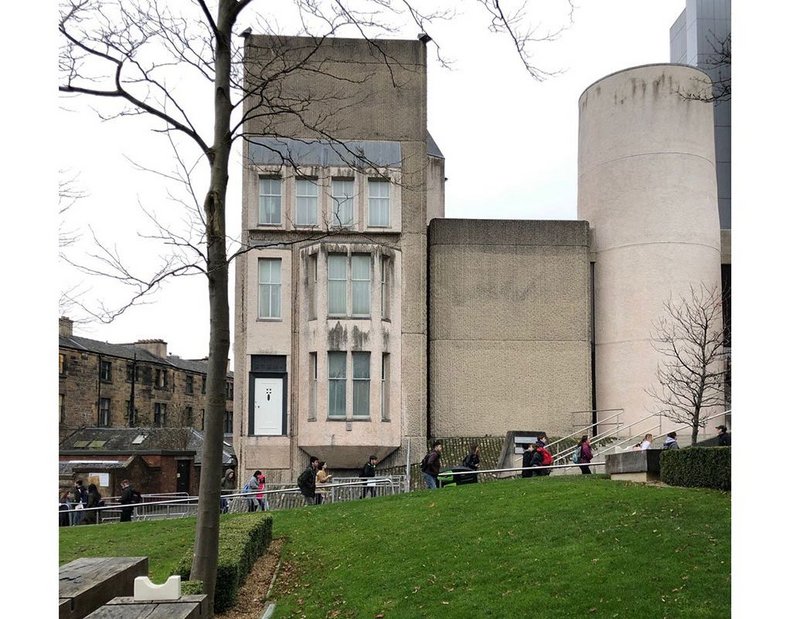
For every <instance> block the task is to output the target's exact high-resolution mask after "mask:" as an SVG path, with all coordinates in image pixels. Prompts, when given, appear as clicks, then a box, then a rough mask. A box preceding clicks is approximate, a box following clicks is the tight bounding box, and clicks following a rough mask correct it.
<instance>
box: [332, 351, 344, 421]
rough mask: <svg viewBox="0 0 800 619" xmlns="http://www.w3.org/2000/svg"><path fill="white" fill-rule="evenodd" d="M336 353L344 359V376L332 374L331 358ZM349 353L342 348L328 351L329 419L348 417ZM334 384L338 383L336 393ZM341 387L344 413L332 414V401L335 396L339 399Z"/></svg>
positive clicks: (337, 356)
mask: <svg viewBox="0 0 800 619" xmlns="http://www.w3.org/2000/svg"><path fill="white" fill-rule="evenodd" d="M334 355H335V358H337V359H340V358H341V359H343V360H344V374H343V375H342V376H331V367H332V363H331V358H332V357H333V356H334ZM348 356H349V355H348V354H347V353H346V352H345V351H341V350H329V351H328V419H335V420H341V419H347V357H348ZM334 385H337V386H338V388H337V390H336V393H334V389H333V387H334ZM339 389H340V390H341V399H342V400H343V402H342V407H341V410H342V413H341V414H338V413H337V414H335V415H334V414H331V409H332V406H331V403H332V401H333V398H334V396H335V397H336V399H339Z"/></svg>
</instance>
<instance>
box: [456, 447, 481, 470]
mask: <svg viewBox="0 0 800 619" xmlns="http://www.w3.org/2000/svg"><path fill="white" fill-rule="evenodd" d="M480 451H481V448H480V446H479V445H478V444H477V443H472V445H470V448H469V453H468V454H467V455H466V456H464V460H463V461H462V462H461V464H463V465H464V466H465V467H467V468H468V469H472V470H473V471H477V470H478V466H480V463H481V456H480Z"/></svg>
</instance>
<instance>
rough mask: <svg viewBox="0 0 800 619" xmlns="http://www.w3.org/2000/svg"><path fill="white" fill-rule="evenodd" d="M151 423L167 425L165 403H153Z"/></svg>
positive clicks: (160, 425) (161, 426)
mask: <svg viewBox="0 0 800 619" xmlns="http://www.w3.org/2000/svg"><path fill="white" fill-rule="evenodd" d="M153 425H154V426H157V427H160V428H163V427H164V426H166V425H167V405H166V403H164V402H156V403H155V404H153Z"/></svg>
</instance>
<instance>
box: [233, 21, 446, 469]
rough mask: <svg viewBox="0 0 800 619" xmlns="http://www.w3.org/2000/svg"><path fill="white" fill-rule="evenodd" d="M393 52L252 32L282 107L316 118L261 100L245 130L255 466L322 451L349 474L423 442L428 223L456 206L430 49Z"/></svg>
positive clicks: (250, 70) (257, 60)
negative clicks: (433, 120) (447, 195)
mask: <svg viewBox="0 0 800 619" xmlns="http://www.w3.org/2000/svg"><path fill="white" fill-rule="evenodd" d="M380 49H381V52H380V53H379V52H378V51H377V49H376V48H375V47H374V46H373V45H371V44H370V43H368V42H367V41H364V40H359V39H329V40H325V41H322V42H319V41H314V40H312V39H308V38H302V37H300V38H298V37H289V38H277V37H267V36H256V35H254V36H250V37H248V38H247V40H246V44H245V58H244V66H245V72H246V75H247V76H248V79H249V80H250V83H251V84H253V85H254V84H256V83H258V82H259V81H261V80H265V81H267V82H268V83H269V84H270V91H269V97H270V102H271V105H272V109H275V108H276V107H277V108H281V106H282V104H281V102H283V104H284V105H285V107H287V108H292V109H298V106H300V107H302V112H303V114H302V118H303V120H302V121H300V120H298V117H297V116H296V115H294V114H286V115H281V114H261V113H260V112H262V111H263V110H261V108H259V99H258V98H257V97H255V96H254V97H252V98H251V103H252V105H251V107H249V108H248V113H247V115H246V120H245V125H244V131H245V134H246V135H247V136H248V139H247V141H246V146H245V152H244V157H245V164H244V168H243V177H242V181H243V205H242V222H243V223H242V241H243V243H244V244H246V245H248V246H250V247H253V248H254V249H252V250H251V251H249V252H248V253H246V254H244V255H241V256H240V257H238V258H237V262H236V307H235V312H236V314H235V315H236V319H235V336H234V356H235V366H236V368H237V372H236V389H235V392H236V411H237V413H238V414H237V416H236V419H235V432H236V450H237V453H238V454H239V457H240V463H241V464H242V466H243V467H244V470H247V471H250V470H253V469H256V468H260V469H261V470H266V471H268V474H269V475H271V476H273V477H276V478H281V477H283V478H285V479H293V477H294V475H296V472H297V471H299V470H300V469H302V468H303V467H304V466H306V464H307V462H308V456H309V455H310V454H313V455H317V456H318V457H320V458H321V459H323V460H326V461H327V462H328V464H329V467H330V468H332V469H343V468H344V469H347V468H355V467H358V466H361V465H362V464H363V463H364V461H365V460H366V459H367V457H368V456H369V455H370V454H375V455H377V456H378V458H379V459H380V460H382V461H384V462H386V458H387V456H390V454H393V453H395V452H397V450H398V448H399V447H400V446H401V445H404V446H406V447H408V446H409V445H410V446H411V449H412V450H413V451H414V454H415V456H414V457H416V455H417V454H420V456H419V457H421V452H422V451H423V450H424V448H425V442H426V425H427V416H426V409H427V402H426V392H427V384H426V381H427V363H426V358H427V316H426V307H427V304H426V294H427V269H426V265H427V260H426V258H427V224H428V221H429V220H430V219H431V218H432V217H434V216H443V214H444V189H443V185H444V170H443V165H444V163H443V158H442V157H441V153H440V152H439V150H438V148H437V147H436V145H435V143H434V142H433V140H432V139H431V138H430V136H429V135H428V133H427V129H426V124H425V123H426V70H425V66H426V51H425V45H424V43H422V42H420V41H385V42H382V43H381V48H380ZM381 53H383V54H385V56H381ZM301 59H305V60H301ZM298 64H299V65H300V67H301V68H300V69H297V70H293V71H289V72H288V77H284V73H283V70H284V69H285V68H286V67H288V66H295V65H298ZM239 368H241V370H240V369H239ZM394 457H395V459H396V460H398V462H399V458H400V457H399V456H397V455H396V454H395V456H394Z"/></svg>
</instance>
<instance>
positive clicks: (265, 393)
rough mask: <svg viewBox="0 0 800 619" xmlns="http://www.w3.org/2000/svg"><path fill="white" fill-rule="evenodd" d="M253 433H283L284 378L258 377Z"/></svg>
mask: <svg viewBox="0 0 800 619" xmlns="http://www.w3.org/2000/svg"><path fill="white" fill-rule="evenodd" d="M253 400H254V402H253V403H254V406H255V415H254V421H253V426H254V427H253V434H260V435H264V434H267V435H271V436H274V435H281V434H283V379H282V378H256V379H255V394H254V396H253Z"/></svg>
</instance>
